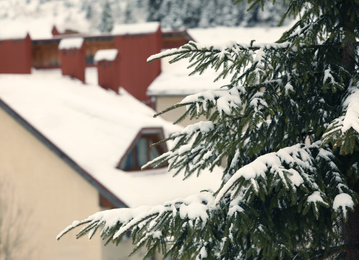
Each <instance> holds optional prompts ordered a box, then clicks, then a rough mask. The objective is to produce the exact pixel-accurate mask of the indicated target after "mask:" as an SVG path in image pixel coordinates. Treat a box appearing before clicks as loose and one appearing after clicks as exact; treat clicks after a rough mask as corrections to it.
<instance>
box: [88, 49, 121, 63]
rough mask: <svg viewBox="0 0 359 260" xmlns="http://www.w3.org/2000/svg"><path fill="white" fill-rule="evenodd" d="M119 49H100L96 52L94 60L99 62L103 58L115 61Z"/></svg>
mask: <svg viewBox="0 0 359 260" xmlns="http://www.w3.org/2000/svg"><path fill="white" fill-rule="evenodd" d="M117 54H118V50H117V49H108V50H99V51H97V52H96V54H95V57H94V58H93V59H94V62H95V63H96V62H99V61H101V60H108V61H114V60H115V59H116V57H117Z"/></svg>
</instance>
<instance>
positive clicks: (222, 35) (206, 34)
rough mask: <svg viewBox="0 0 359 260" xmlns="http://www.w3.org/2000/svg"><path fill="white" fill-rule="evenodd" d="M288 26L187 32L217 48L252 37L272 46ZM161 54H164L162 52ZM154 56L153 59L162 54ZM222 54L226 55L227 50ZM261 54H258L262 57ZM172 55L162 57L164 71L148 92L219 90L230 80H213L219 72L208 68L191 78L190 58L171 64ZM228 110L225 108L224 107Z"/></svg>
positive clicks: (181, 93)
mask: <svg viewBox="0 0 359 260" xmlns="http://www.w3.org/2000/svg"><path fill="white" fill-rule="evenodd" d="M288 28H289V26H285V27H278V28H240V27H235V28H228V27H215V28H207V29H188V30H187V31H188V33H189V34H190V35H191V37H192V38H193V39H194V40H195V42H196V43H197V44H198V45H199V46H201V45H203V47H208V46H212V45H214V46H216V48H218V49H224V48H225V47H231V46H233V44H235V43H236V42H238V43H242V44H243V45H247V46H249V44H250V42H251V41H252V40H254V39H255V40H256V41H255V43H256V44H257V45H258V46H262V47H265V46H270V45H273V43H274V42H275V41H277V40H278V39H279V38H280V36H281V35H282V33H283V32H284V31H285V30H286V29H288ZM176 50H177V49H171V50H164V52H163V53H173V52H174V51H176ZM163 53H162V54H163ZM162 54H160V55H153V56H151V59H154V58H156V57H159V56H162ZM219 55H226V53H225V51H223V52H221V53H220V54H219ZM260 57H261V56H260V54H259V56H257V58H258V59H260ZM169 60H171V57H166V58H164V59H162V60H161V62H162V73H161V75H160V76H159V77H157V78H156V79H155V80H154V81H153V82H152V84H151V85H150V86H149V88H148V91H147V94H148V95H150V96H184V95H190V94H195V93H198V92H202V91H206V90H214V89H219V88H220V87H221V86H223V85H226V84H228V83H229V82H230V80H229V77H227V78H226V79H220V80H218V81H216V82H213V81H214V79H215V78H216V77H217V76H218V73H217V72H215V71H214V70H213V69H208V70H206V71H205V72H204V73H203V74H201V75H198V74H195V75H193V76H191V77H190V80H188V74H189V73H190V72H191V71H190V70H188V69H187V67H188V66H189V63H188V61H187V60H181V61H179V62H175V63H174V64H169V63H168V62H169ZM223 112H225V110H223Z"/></svg>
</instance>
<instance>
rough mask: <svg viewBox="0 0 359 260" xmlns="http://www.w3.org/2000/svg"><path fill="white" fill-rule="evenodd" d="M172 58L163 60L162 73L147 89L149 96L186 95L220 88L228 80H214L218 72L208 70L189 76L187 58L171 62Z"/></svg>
mask: <svg viewBox="0 0 359 260" xmlns="http://www.w3.org/2000/svg"><path fill="white" fill-rule="evenodd" d="M169 59H170V58H164V59H162V60H161V68H162V72H161V74H160V75H159V76H158V77H157V78H156V79H155V80H154V81H153V82H152V83H151V85H150V86H149V87H148V89H147V95H149V96H184V95H190V94H194V93H196V92H200V91H205V90H209V89H218V88H220V87H221V86H223V85H224V84H225V83H228V80H219V81H217V82H215V83H214V82H213V80H214V79H215V78H216V76H217V73H216V72H215V71H214V70H207V71H205V72H204V73H203V74H201V75H198V74H196V75H193V76H190V77H189V76H188V74H189V73H190V70H188V69H187V66H188V62H187V60H183V61H179V62H176V63H172V64H169V63H168V61H169Z"/></svg>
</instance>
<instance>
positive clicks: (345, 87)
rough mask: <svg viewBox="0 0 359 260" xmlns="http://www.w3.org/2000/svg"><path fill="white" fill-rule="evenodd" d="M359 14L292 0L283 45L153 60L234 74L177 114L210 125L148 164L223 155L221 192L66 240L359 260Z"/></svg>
mask: <svg viewBox="0 0 359 260" xmlns="http://www.w3.org/2000/svg"><path fill="white" fill-rule="evenodd" d="M237 2H240V0H239V1H237ZM249 2H250V3H253V5H252V6H251V8H252V9H255V8H257V6H258V5H259V4H261V5H262V8H263V7H264V9H265V8H266V1H264V0H253V1H249ZM274 4H275V5H278V4H282V2H281V1H274ZM358 11H359V2H358V1H356V0H316V1H309V0H291V1H289V5H288V7H287V11H286V12H285V13H284V15H283V19H285V18H286V17H297V22H296V23H295V24H294V25H293V26H292V27H291V28H290V29H289V30H288V31H287V32H285V33H284V34H283V36H282V37H281V39H279V40H278V41H277V42H276V43H274V44H265V45H261V44H256V43H255V42H254V41H252V42H250V43H248V44H238V43H236V44H231V45H230V46H223V47H222V48H220V47H219V46H216V47H213V46H207V47H206V46H203V45H197V44H196V43H195V42H190V43H188V44H186V45H184V46H182V47H181V48H179V49H177V50H169V51H166V52H164V53H162V54H159V55H154V56H152V57H151V58H150V60H154V59H157V58H162V57H166V56H172V57H173V59H172V62H176V61H178V60H181V59H189V60H190V61H191V67H190V68H191V69H192V70H193V72H192V73H201V72H203V71H204V70H206V69H208V68H214V69H215V70H217V71H218V78H224V77H229V78H230V79H231V80H230V82H231V83H230V84H229V85H227V86H223V87H222V88H221V89H218V90H213V91H207V92H201V93H198V94H195V95H191V96H188V97H186V98H185V99H184V100H183V101H182V102H180V103H179V104H176V105H175V106H173V107H171V108H169V109H175V108H176V107H178V106H186V107H187V112H186V113H185V114H184V115H183V116H182V117H181V118H179V120H181V119H183V117H186V116H189V117H191V118H196V117H198V116H200V115H203V116H205V117H206V118H207V121H206V122H200V123H196V124H193V125H191V126H189V127H186V128H185V129H183V131H181V132H179V133H177V134H174V135H172V136H171V137H170V138H169V139H172V140H174V144H175V145H174V147H173V148H172V150H171V151H169V152H167V153H166V154H164V155H162V156H160V157H159V158H157V159H156V160H154V161H153V162H151V163H150V164H154V165H156V164H160V163H164V162H168V163H169V168H170V169H177V170H178V172H180V171H181V170H184V172H185V173H184V177H185V178H186V177H188V176H190V175H192V174H200V172H201V170H202V169H204V168H209V169H212V168H213V167H214V166H215V165H221V162H222V161H223V160H226V162H227V163H226V166H225V169H224V171H223V178H222V180H223V182H222V185H221V186H220V188H219V190H218V191H216V192H211V191H205V192H202V193H200V194H197V195H193V196H192V197H189V198H186V199H182V200H179V199H178V200H176V201H173V202H169V203H167V204H165V205H161V206H157V207H148V208H141V209H116V210H112V211H105V212H99V213H96V214H94V215H93V216H90V217H89V218H88V219H86V220H84V221H82V222H79V223H74V224H73V225H71V226H69V227H68V228H67V229H66V230H65V231H64V232H63V233H62V234H60V236H61V235H63V234H64V233H66V232H68V231H69V230H71V229H73V228H75V227H77V226H80V225H85V226H84V228H83V229H82V230H81V231H80V232H79V234H78V236H82V235H84V234H86V233H89V234H90V237H91V236H93V234H94V232H95V231H96V230H97V229H98V228H101V227H102V232H101V233H100V235H101V236H102V237H103V238H104V239H108V241H114V242H119V241H120V240H121V238H122V237H123V236H124V235H125V234H127V233H128V231H131V237H132V239H133V242H134V244H135V245H136V249H138V248H141V247H146V248H147V250H148V255H151V254H153V253H154V252H155V251H157V250H158V251H160V252H161V253H163V254H164V255H165V256H167V255H170V256H171V257H172V258H174V259H229V260H233V259H359V222H358V219H359V206H358V192H359V105H358V104H359V89H358V87H359V82H358V76H359V75H358V67H357V65H358V64H357V62H358V61H357V57H356V46H357V42H356V38H357V37H358V30H359V17H358V15H357V13H358ZM179 174H182V173H179ZM114 219H116V221H114Z"/></svg>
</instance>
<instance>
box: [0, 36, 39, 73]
mask: <svg viewBox="0 0 359 260" xmlns="http://www.w3.org/2000/svg"><path fill="white" fill-rule="evenodd" d="M31 60H32V55H31V39H30V36H29V34H28V35H27V36H26V37H25V38H24V39H16V40H0V73H15V74H30V73H31V65H32V61H31Z"/></svg>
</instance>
